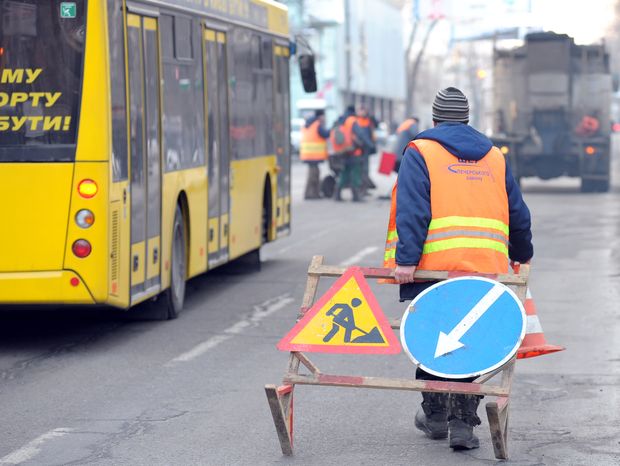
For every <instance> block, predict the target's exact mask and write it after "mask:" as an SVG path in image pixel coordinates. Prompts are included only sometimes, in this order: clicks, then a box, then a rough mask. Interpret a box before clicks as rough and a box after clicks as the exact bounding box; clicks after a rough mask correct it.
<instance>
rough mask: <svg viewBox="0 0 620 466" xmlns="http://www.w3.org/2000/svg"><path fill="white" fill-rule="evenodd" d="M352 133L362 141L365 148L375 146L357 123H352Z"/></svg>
mask: <svg viewBox="0 0 620 466" xmlns="http://www.w3.org/2000/svg"><path fill="white" fill-rule="evenodd" d="M353 133H354V134H355V136H356V137H357V139H358V140H359V141H360V142H361V143H362V145H363V146H364V147H366V148H367V149H370V148H373V147H374V146H375V144H374V142H372V140H371V139H370V138H369V137H368V134H367V133H366V132H365V131H364V130H363V129H362V127H361V126H360V125H358V124H357V123H355V124H354V125H353Z"/></svg>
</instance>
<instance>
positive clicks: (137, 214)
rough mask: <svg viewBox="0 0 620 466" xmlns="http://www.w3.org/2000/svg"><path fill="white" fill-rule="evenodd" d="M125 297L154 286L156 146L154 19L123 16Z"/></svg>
mask: <svg viewBox="0 0 620 466" xmlns="http://www.w3.org/2000/svg"><path fill="white" fill-rule="evenodd" d="M127 61H128V78H129V121H130V134H129V136H130V169H129V171H130V177H131V184H130V193H131V264H130V267H131V302H132V304H133V303H135V302H137V301H140V300H141V299H143V298H144V297H146V296H147V295H152V294H155V293H157V292H158V291H159V290H160V284H161V281H160V276H161V267H160V257H161V162H160V160H161V156H160V154H161V151H160V141H161V138H160V112H161V105H160V95H161V94H160V78H159V74H160V73H159V70H160V65H159V47H158V28H157V19H156V18H151V17H146V16H138V15H135V14H128V15H127Z"/></svg>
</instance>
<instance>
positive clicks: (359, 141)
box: [334, 105, 373, 202]
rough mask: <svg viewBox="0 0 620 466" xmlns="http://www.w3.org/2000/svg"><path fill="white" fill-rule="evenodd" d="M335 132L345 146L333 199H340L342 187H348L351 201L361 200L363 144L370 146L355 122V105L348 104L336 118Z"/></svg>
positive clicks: (369, 141) (370, 142)
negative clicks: (342, 162)
mask: <svg viewBox="0 0 620 466" xmlns="http://www.w3.org/2000/svg"><path fill="white" fill-rule="evenodd" d="M334 130H335V131H334V132H335V133H341V134H342V139H343V140H344V141H346V142H345V145H346V148H345V149H344V150H343V152H342V154H343V158H344V167H343V169H342V170H341V172H340V175H339V177H338V183H337V185H336V190H335V192H334V199H335V200H337V201H341V200H342V196H341V192H342V189H343V188H346V187H350V188H351V191H352V192H353V202H361V201H362V195H361V188H362V159H361V157H362V154H363V147H364V146H372V145H373V143H372V140H370V139H369V138H368V137H367V135H366V133H365V132H364V131H363V130H362V128H361V127H360V125H359V124H358V122H357V116H356V114H355V107H354V106H352V105H350V106H348V107H347V109H346V111H345V112H344V114H343V115H342V116H341V117H340V118H339V119H338V121H337V123H336V127H335V129H334Z"/></svg>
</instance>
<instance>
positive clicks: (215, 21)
mask: <svg viewBox="0 0 620 466" xmlns="http://www.w3.org/2000/svg"><path fill="white" fill-rule="evenodd" d="M290 48H291V47H290V41H289V36H288V19H287V11H286V8H285V7H283V6H282V5H280V4H278V3H276V2H273V1H271V0H228V1H225V0H176V1H163V0H140V1H130V0H88V1H86V0H75V1H60V0H2V2H0V304H33V303H45V304H48V303H57V304H58V303H63V304H107V305H112V306H115V307H119V308H129V307H131V306H133V305H134V304H137V303H139V302H142V301H145V300H147V299H152V298H155V299H154V301H156V305H154V307H155V309H157V311H156V313H157V317H158V318H162V319H165V318H174V317H176V315H177V313H178V312H179V310H180V309H181V308H182V307H183V300H184V294H185V282H186V280H187V279H188V278H190V277H193V276H195V275H198V274H200V273H202V272H205V271H207V270H210V269H212V268H214V267H217V266H218V265H221V264H223V263H225V262H227V261H230V260H232V259H235V258H238V257H240V256H243V255H245V254H248V253H252V252H254V251H258V249H259V248H260V247H261V245H262V244H264V243H266V242H268V241H272V240H274V239H276V238H277V237H278V236H280V235H284V234H286V233H287V232H288V230H289V226H290V204H291V200H290V149H289V133H290V131H289V122H290V109H289V50H290Z"/></svg>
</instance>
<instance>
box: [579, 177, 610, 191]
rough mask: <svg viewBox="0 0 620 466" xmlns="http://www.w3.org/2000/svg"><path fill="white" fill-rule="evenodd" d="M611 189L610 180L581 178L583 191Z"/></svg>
mask: <svg viewBox="0 0 620 466" xmlns="http://www.w3.org/2000/svg"><path fill="white" fill-rule="evenodd" d="M607 191H609V180H588V179H583V178H582V179H581V192H582V193H606V192H607Z"/></svg>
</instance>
